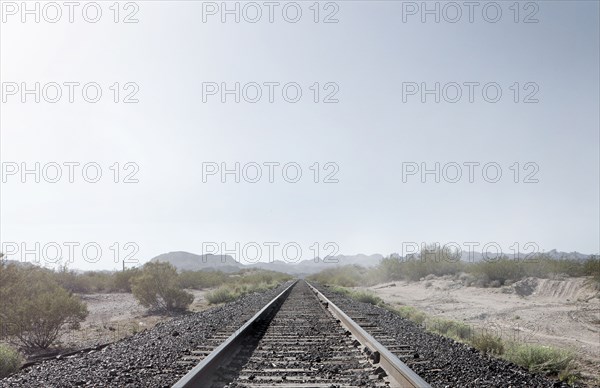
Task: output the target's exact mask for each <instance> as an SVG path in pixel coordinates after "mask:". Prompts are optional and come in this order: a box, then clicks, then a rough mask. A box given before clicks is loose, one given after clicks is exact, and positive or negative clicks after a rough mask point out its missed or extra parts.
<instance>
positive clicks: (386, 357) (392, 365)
mask: <svg viewBox="0 0 600 388" xmlns="http://www.w3.org/2000/svg"><path fill="white" fill-rule="evenodd" d="M307 284H308V285H309V287H310V288H311V289H312V290H313V291H314V293H315V294H316V295H317V297H318V298H319V299H320V300H322V301H323V302H324V303H325V307H326V308H327V309H328V310H329V311H330V312H331V313H332V314H333V316H334V317H336V318H337V319H339V320H340V322H341V323H342V324H343V325H344V326H345V327H346V328H347V329H348V330H349V331H350V333H352V335H353V336H354V337H356V339H357V340H358V342H360V343H361V344H362V345H363V346H366V347H367V348H368V349H369V350H370V351H371V352H373V353H375V354H378V355H379V356H378V357H376V358H375V361H377V358H379V360H378V361H379V365H380V366H381V367H382V368H383V370H384V371H385V372H386V373H387V374H388V377H391V378H393V379H394V380H396V383H397V384H398V386H399V387H403V388H404V387H411V388H413V387H414V388H431V385H429V384H428V383H427V382H426V381H425V380H423V379H422V378H421V377H420V376H419V375H417V374H416V373H415V372H414V371H413V370H412V369H410V368H409V367H408V366H407V365H406V364H405V363H403V362H402V361H400V359H399V358H398V357H397V356H395V355H394V354H393V353H392V352H390V351H389V350H388V349H387V348H386V347H385V346H383V345H382V344H381V343H379V342H378V341H377V340H376V339H375V338H373V336H372V335H371V334H369V333H367V332H366V331H365V329H363V328H362V327H360V325H359V324H357V323H356V322H354V321H353V320H352V318H350V317H349V316H348V315H346V313H344V312H343V311H342V309H340V308H339V307H338V306H336V305H335V304H334V303H333V302H331V301H330V300H329V299H328V298H327V297H326V296H325V295H323V293H321V292H320V291H319V290H317V289H316V288H315V287H314V286H313V285H312V284H310V283H308V282H307Z"/></svg>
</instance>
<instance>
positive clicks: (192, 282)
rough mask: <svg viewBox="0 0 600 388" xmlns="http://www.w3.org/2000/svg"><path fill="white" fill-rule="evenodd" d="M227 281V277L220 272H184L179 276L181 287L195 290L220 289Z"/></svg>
mask: <svg viewBox="0 0 600 388" xmlns="http://www.w3.org/2000/svg"><path fill="white" fill-rule="evenodd" d="M226 281H227V275H226V274H224V273H223V272H219V271H183V272H181V273H180V274H179V284H180V285H181V287H183V288H193V289H195V290H202V289H204V288H212V287H218V286H220V285H221V284H223V283H225V282H226Z"/></svg>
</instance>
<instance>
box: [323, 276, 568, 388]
mask: <svg viewBox="0 0 600 388" xmlns="http://www.w3.org/2000/svg"><path fill="white" fill-rule="evenodd" d="M312 284H313V286H315V287H316V288H317V289H319V291H321V292H322V293H323V294H324V295H325V296H327V297H328V298H330V299H331V300H332V302H334V303H336V304H337V305H338V306H339V307H340V308H341V309H343V310H344V311H345V312H346V314H348V315H349V316H350V317H351V318H353V319H355V320H357V321H358V322H359V323H360V324H361V326H363V327H364V328H365V330H367V332H369V333H370V334H371V335H373V337H375V339H377V340H380V338H381V337H382V336H384V337H392V338H394V339H395V340H396V341H397V343H398V344H399V345H401V346H402V347H404V349H403V350H402V354H401V355H402V357H401V359H402V361H403V362H404V363H406V364H407V365H408V366H409V367H410V368H411V369H412V370H413V371H414V372H415V373H417V374H418V375H419V376H421V377H422V378H423V379H425V380H426V381H427V382H428V383H429V384H431V385H432V386H433V387H525V386H526V387H540V388H541V387H544V388H547V387H564V388H567V387H569V385H567V384H564V383H561V382H559V381H556V380H553V379H550V378H548V377H546V376H542V375H539V374H533V373H530V372H528V371H527V370H525V369H523V368H521V367H520V366H518V365H515V364H513V363H510V362H507V361H505V360H501V359H498V358H495V357H492V356H488V355H485V354H483V353H481V352H479V351H478V350H477V349H475V348H473V347H471V346H468V345H466V344H463V343H460V342H456V341H454V340H452V339H450V338H446V337H443V336H440V335H437V334H434V333H430V332H427V331H425V330H424V328H422V327H421V326H419V325H417V324H415V323H414V322H411V321H409V320H407V319H404V318H402V317H400V316H398V315H396V314H393V313H392V312H390V311H387V310H386V309H383V308H380V307H377V306H374V305H371V304H368V303H362V302H357V301H355V300H352V299H350V298H348V297H346V296H343V295H340V294H338V293H334V292H332V291H330V290H329V288H328V287H326V286H323V285H320V284H316V283H312ZM381 342H382V343H383V342H384V341H381ZM406 349H410V351H411V352H412V354H408V355H407V354H406Z"/></svg>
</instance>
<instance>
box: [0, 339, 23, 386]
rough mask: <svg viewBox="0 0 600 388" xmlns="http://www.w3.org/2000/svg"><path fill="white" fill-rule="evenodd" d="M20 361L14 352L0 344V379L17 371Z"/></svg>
mask: <svg viewBox="0 0 600 388" xmlns="http://www.w3.org/2000/svg"><path fill="white" fill-rule="evenodd" d="M22 361H23V360H22V357H21V355H20V354H19V353H18V352H17V351H16V350H14V349H12V348H10V347H8V346H6V345H4V344H0V379H1V378H4V377H6V376H8V375H10V374H13V373H15V372H16V371H18V370H19V367H20V366H21V362H22Z"/></svg>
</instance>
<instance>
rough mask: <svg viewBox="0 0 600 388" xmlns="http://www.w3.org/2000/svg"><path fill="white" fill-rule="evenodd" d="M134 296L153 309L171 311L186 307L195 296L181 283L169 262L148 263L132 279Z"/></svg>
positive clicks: (143, 304)
mask: <svg viewBox="0 0 600 388" xmlns="http://www.w3.org/2000/svg"><path fill="white" fill-rule="evenodd" d="M131 291H132V292H133V296H134V297H135V298H136V299H137V300H138V301H139V302H140V304H141V305H142V306H144V307H148V308H150V309H151V310H153V311H161V312H171V311H176V310H184V309H186V308H187V307H188V306H189V305H190V304H191V303H192V302H193V301H194V296H193V295H192V294H190V293H189V292H186V291H184V290H183V289H182V288H181V286H180V285H179V278H178V276H177V271H176V270H175V267H173V266H172V265H171V264H169V263H163V262H150V263H146V264H145V265H144V267H142V269H141V270H140V272H139V273H138V274H137V275H136V276H134V277H133V278H132V279H131Z"/></svg>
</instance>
